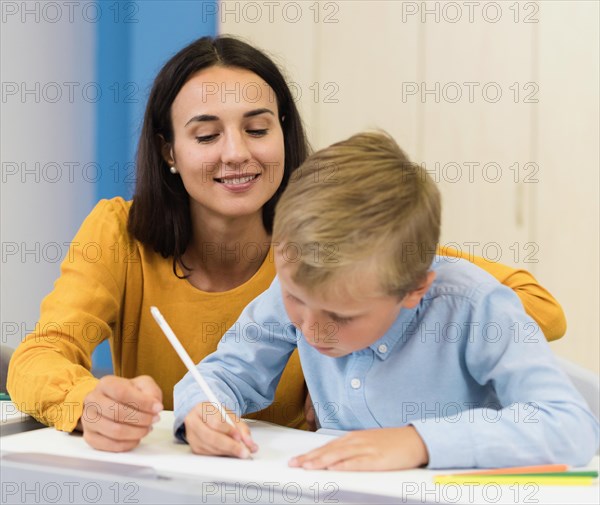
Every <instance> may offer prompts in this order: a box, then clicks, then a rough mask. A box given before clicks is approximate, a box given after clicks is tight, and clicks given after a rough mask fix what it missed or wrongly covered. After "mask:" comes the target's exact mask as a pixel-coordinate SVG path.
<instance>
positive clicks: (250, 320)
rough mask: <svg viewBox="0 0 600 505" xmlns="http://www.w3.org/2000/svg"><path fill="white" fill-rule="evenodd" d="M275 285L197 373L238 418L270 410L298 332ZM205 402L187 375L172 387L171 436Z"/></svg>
mask: <svg viewBox="0 0 600 505" xmlns="http://www.w3.org/2000/svg"><path fill="white" fill-rule="evenodd" d="M279 295H280V289H279V284H278V281H277V280H275V281H274V282H273V284H272V285H271V287H270V288H269V289H267V291H265V292H264V293H263V294H261V295H260V296H259V297H258V298H256V299H255V300H254V301H253V302H251V303H250V305H248V306H247V307H246V308H245V309H244V311H243V312H242V314H241V315H240V318H239V319H238V321H237V322H236V323H235V324H234V325H233V326H232V327H231V328H230V329H229V330H228V331H227V332H226V333H225V335H224V336H223V338H222V339H221V342H220V343H219V346H218V347H217V350H216V351H215V352H214V353H212V354H211V355H209V356H208V357H207V358H205V359H204V360H203V361H202V362H201V363H200V364H199V365H198V370H199V371H200V374H201V375H202V377H203V378H204V379H205V380H206V382H207V384H208V385H209V387H210V388H211V390H212V391H213V392H214V393H215V396H216V397H217V399H218V400H219V401H220V402H221V403H222V404H223V405H225V407H226V408H227V409H229V410H231V411H233V412H235V413H236V414H237V415H245V414H248V413H252V412H256V411H258V410H261V409H264V408H266V407H268V406H269V405H270V404H271V403H272V402H273V399H274V396H275V389H276V387H277V385H278V383H279V381H280V378H281V374H282V372H283V370H284V368H285V366H286V363H287V362H288V360H289V358H290V355H291V354H292V352H293V351H294V350H295V349H296V338H297V337H296V331H295V329H294V327H293V325H291V324H290V323H289V321H288V318H287V316H286V313H285V309H284V307H283V304H282V302H281V297H280V296H279ZM205 401H208V398H207V397H206V395H205V394H204V393H203V391H202V390H201V389H200V387H199V386H198V384H197V383H196V382H195V380H194V378H193V377H192V375H191V374H190V373H189V372H188V373H187V374H186V375H185V377H184V378H183V379H182V380H181V381H180V382H179V383H178V384H176V386H175V391H174V403H175V423H174V430H175V433H177V431H178V430H179V428H180V427H181V426H182V425H183V422H184V420H185V417H186V416H187V414H188V413H189V412H190V410H192V409H193V408H194V406H195V405H197V404H198V403H201V402H205Z"/></svg>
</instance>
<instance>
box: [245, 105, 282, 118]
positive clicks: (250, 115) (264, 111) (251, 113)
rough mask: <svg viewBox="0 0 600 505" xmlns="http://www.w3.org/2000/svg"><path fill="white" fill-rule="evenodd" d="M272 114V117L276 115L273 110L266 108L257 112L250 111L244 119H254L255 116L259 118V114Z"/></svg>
mask: <svg viewBox="0 0 600 505" xmlns="http://www.w3.org/2000/svg"><path fill="white" fill-rule="evenodd" d="M265 113H266V114H271V116H274V115H275V113H274V112H273V111H272V110H271V109H266V108H264V107H263V108H262V109H255V110H250V111H248V112H246V113H244V117H253V116H258V115H259V114H265Z"/></svg>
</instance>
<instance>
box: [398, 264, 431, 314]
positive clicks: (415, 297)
mask: <svg viewBox="0 0 600 505" xmlns="http://www.w3.org/2000/svg"><path fill="white" fill-rule="evenodd" d="M434 280H435V272H427V277H425V280H424V281H423V282H422V283H421V285H420V286H419V287H418V288H417V289H415V290H414V291H411V292H410V293H408V294H407V295H406V296H405V297H404V300H402V306H403V307H404V308H406V309H414V308H415V307H416V306H417V305H418V304H419V302H420V301H421V298H423V297H424V296H425V293H427V291H428V290H429V288H430V286H431V284H433V281H434Z"/></svg>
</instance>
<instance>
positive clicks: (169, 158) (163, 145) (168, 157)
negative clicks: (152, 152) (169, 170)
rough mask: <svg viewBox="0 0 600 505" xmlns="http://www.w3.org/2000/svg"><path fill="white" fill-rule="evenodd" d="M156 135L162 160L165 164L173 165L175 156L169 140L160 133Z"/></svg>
mask: <svg viewBox="0 0 600 505" xmlns="http://www.w3.org/2000/svg"><path fill="white" fill-rule="evenodd" d="M157 137H158V142H159V144H160V154H161V155H162V157H163V160H165V162H166V163H167V165H169V166H170V167H172V166H173V165H175V157H174V156H173V146H172V145H171V143H170V142H167V141H166V140H165V138H164V137H163V136H162V135H160V134H158V135H157Z"/></svg>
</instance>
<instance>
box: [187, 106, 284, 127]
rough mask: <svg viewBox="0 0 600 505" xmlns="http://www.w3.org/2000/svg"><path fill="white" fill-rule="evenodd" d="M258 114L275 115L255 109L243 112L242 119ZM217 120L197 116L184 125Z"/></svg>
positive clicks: (215, 117)
mask: <svg viewBox="0 0 600 505" xmlns="http://www.w3.org/2000/svg"><path fill="white" fill-rule="evenodd" d="M260 114H271V116H274V115H275V113H274V112H273V111H272V110H271V109H266V108H262V109H255V110H250V111H248V112H245V113H244V116H243V117H245V118H247V117H254V116H258V115H260ZM218 120H219V117H218V116H213V115H212V114H198V115H197V116H194V117H192V118H190V120H189V121H188V122H187V123H185V126H188V125H189V124H190V123H202V122H207V121H218Z"/></svg>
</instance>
